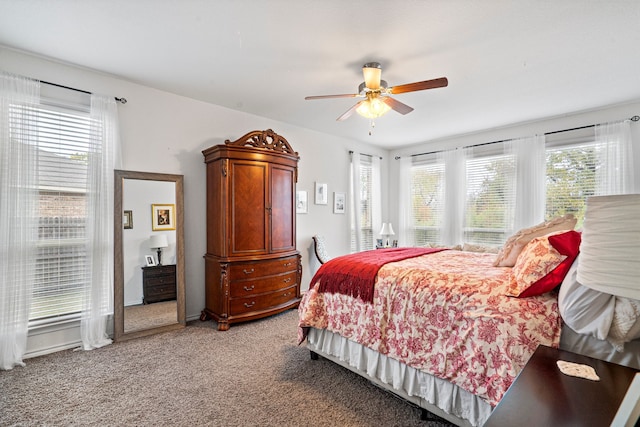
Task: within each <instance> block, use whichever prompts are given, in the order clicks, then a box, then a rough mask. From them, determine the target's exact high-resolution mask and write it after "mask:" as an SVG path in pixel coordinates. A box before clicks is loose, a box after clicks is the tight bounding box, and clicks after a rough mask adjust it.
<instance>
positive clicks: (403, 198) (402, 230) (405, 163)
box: [397, 156, 416, 246]
mask: <svg viewBox="0 0 640 427" xmlns="http://www.w3.org/2000/svg"><path fill="white" fill-rule="evenodd" d="M412 162H413V159H412V158H411V156H403V157H401V158H400V171H399V178H400V179H399V181H400V182H399V185H400V188H398V199H399V204H400V206H398V213H399V221H400V222H399V224H398V231H397V233H398V241H399V242H400V246H415V244H416V242H415V232H414V231H413V222H414V219H413V205H412V201H411V164H412Z"/></svg>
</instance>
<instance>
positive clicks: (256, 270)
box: [229, 256, 298, 282]
mask: <svg viewBox="0 0 640 427" xmlns="http://www.w3.org/2000/svg"><path fill="white" fill-rule="evenodd" d="M297 268H298V264H297V257H295V256H293V257H288V258H279V259H274V260H266V261H256V262H247V263H233V264H231V266H230V267H229V280H231V281H232V282H233V281H235V280H243V279H253V278H258V277H264V276H272V275H274V274H282V273H288V272H290V271H296V270H297Z"/></svg>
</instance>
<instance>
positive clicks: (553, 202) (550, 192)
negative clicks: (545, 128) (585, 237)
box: [545, 142, 600, 228]
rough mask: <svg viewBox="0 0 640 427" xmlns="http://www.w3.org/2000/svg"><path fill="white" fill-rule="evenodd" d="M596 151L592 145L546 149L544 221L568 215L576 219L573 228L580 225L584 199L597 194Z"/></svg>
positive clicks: (595, 144) (579, 144)
mask: <svg viewBox="0 0 640 427" xmlns="http://www.w3.org/2000/svg"><path fill="white" fill-rule="evenodd" d="M599 150H600V147H599V146H598V144H597V143H595V142H588V143H578V144H571V145H563V146H559V147H555V148H549V149H547V150H546V162H547V183H546V186H547V193H546V209H545V218H546V219H550V218H553V217H556V216H559V215H564V214H569V213H571V214H573V215H575V217H576V218H577V219H578V224H576V227H577V228H580V227H581V226H582V221H583V219H584V213H585V208H586V199H587V197H589V196H593V195H595V194H596V193H595V189H596V169H597V168H598V167H599V161H598V151H599Z"/></svg>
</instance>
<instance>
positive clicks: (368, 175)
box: [350, 155, 375, 252]
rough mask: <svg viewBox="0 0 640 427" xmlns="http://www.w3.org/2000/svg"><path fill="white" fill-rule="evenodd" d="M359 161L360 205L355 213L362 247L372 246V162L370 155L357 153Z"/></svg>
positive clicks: (352, 249) (352, 233)
mask: <svg viewBox="0 0 640 427" xmlns="http://www.w3.org/2000/svg"><path fill="white" fill-rule="evenodd" d="M358 157H359V162H360V168H359V169H360V188H359V189H357V190H358V191H359V192H360V206H358V207H357V212H355V214H356V215H359V219H360V244H361V247H363V248H373V247H374V246H375V245H374V244H373V226H372V214H373V204H372V201H373V199H372V197H373V193H372V191H373V190H372V187H373V163H372V161H371V157H370V156H366V155H359V156H358ZM350 243H351V252H355V251H356V236H355V234H354V230H352V232H351V242H350Z"/></svg>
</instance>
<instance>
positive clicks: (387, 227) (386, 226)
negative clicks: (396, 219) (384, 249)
mask: <svg viewBox="0 0 640 427" xmlns="http://www.w3.org/2000/svg"><path fill="white" fill-rule="evenodd" d="M394 234H395V233H394V232H393V227H392V226H391V223H390V222H383V223H382V230H380V235H381V236H392V235H394Z"/></svg>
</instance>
